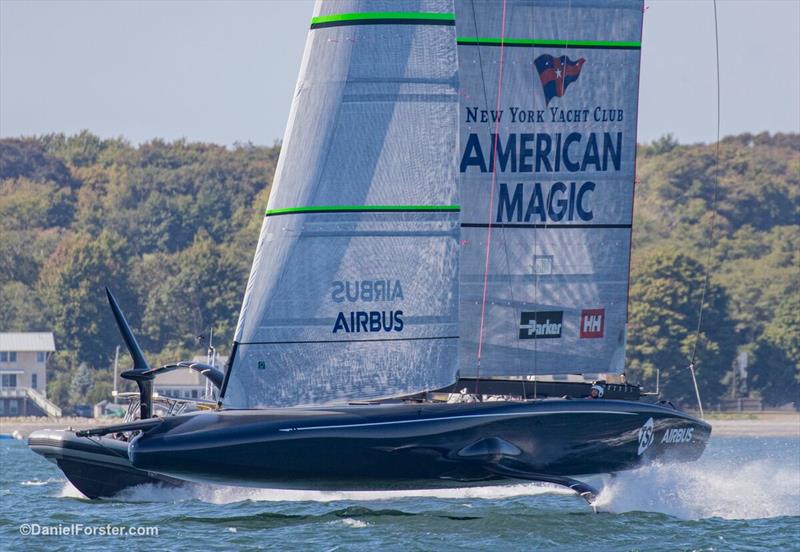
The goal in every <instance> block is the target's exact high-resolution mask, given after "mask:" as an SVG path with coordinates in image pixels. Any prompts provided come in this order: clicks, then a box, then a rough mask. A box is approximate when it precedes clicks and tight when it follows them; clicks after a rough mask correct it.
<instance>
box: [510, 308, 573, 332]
mask: <svg viewBox="0 0 800 552" xmlns="http://www.w3.org/2000/svg"><path fill="white" fill-rule="evenodd" d="M563 320H564V311H545V312H524V311H523V312H522V314H521V316H520V321H519V338H520V339H556V338H560V337H561V325H562V322H563Z"/></svg>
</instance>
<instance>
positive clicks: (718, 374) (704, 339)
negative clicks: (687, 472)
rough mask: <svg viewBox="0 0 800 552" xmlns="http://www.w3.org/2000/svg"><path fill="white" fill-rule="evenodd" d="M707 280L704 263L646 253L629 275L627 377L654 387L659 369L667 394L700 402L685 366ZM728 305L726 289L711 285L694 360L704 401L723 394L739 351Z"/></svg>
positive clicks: (657, 252) (677, 255)
mask: <svg viewBox="0 0 800 552" xmlns="http://www.w3.org/2000/svg"><path fill="white" fill-rule="evenodd" d="M704 278H705V270H704V269H703V266H702V265H701V264H700V263H698V262H697V261H695V260H694V259H692V258H690V257H688V256H686V255H683V254H680V253H676V252H675V251H671V250H668V249H667V250H654V251H651V252H649V253H648V254H646V255H644V256H643V257H642V258H641V259H639V260H638V262H636V263H635V264H634V266H633V272H632V274H631V282H632V285H631V290H630V313H629V333H628V335H629V337H628V348H627V368H626V371H627V374H628V377H629V379H631V380H632V381H639V382H641V383H642V384H644V385H645V386H647V387H650V388H652V387H654V386H655V377H656V370H657V369H658V370H660V371H661V387H662V389H663V395H664V396H665V397H668V398H670V400H677V401H679V402H681V403H683V404H685V405H689V406H691V405H693V404H696V400H695V398H694V389H693V386H692V381H691V374H690V372H689V370H688V368H687V367H688V365H689V363H690V359H691V356H692V351H693V350H694V347H695V338H696V332H695V330H696V327H697V322H698V316H699V306H700V299H701V296H702V293H703V281H704ZM726 308H727V296H726V294H725V291H724V289H722V288H721V287H720V286H719V285H717V284H714V283H709V286H708V289H707V291H706V295H705V302H704V309H703V323H702V331H701V333H700V338H699V341H697V358H696V361H695V365H696V368H697V378H698V383H699V385H700V387H701V392H702V394H701V396H705V399H706V401H705V402H708V401H710V400H714V399H716V398H717V397H719V396H720V395H721V394H722V393H723V392H724V388H723V386H722V383H721V382H722V379H723V378H724V376H725V374H726V373H727V372H728V371H729V369H730V366H731V363H732V361H733V358H734V356H735V354H736V350H735V349H736V347H735V341H734V339H733V324H732V323H731V322H730V320H729V319H728V318H727V312H726Z"/></svg>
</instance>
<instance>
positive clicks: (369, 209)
mask: <svg viewBox="0 0 800 552" xmlns="http://www.w3.org/2000/svg"><path fill="white" fill-rule="evenodd" d="M460 210H461V207H460V206H459V205H315V206H309V207H286V208H283V209H267V212H266V216H268V217H271V216H277V215H292V214H298V213H386V212H389V213H427V212H454V213H457V212H459V211H460Z"/></svg>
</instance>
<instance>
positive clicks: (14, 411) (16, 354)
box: [0, 332, 61, 416]
mask: <svg viewBox="0 0 800 552" xmlns="http://www.w3.org/2000/svg"><path fill="white" fill-rule="evenodd" d="M55 350H56V347H55V341H54V340H53V334H52V333H51V332H14V333H0V416H46V415H50V416H56V415H58V416H60V415H61V412H60V410H59V409H58V407H56V406H55V405H54V404H53V403H51V402H50V401H48V400H47V399H46V397H47V359H48V357H49V356H50V353H53V352H55Z"/></svg>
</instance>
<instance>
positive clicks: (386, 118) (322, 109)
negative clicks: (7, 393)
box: [222, 0, 459, 408]
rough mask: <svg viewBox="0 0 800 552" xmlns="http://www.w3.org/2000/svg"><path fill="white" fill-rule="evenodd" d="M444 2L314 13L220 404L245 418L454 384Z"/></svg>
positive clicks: (449, 43)
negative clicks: (269, 410)
mask: <svg viewBox="0 0 800 552" xmlns="http://www.w3.org/2000/svg"><path fill="white" fill-rule="evenodd" d="M455 38H456V37H455V26H454V16H453V6H452V2H449V1H446V0H445V1H438V0H419V1H407V0H396V1H388V0H365V1H357V0H351V1H347V0H341V1H326V2H318V3H317V5H316V7H315V12H314V18H313V19H312V24H311V30H310V31H309V35H308V39H307V42H306V48H305V53H304V57H303V63H302V67H301V70H300V76H299V79H298V84H297V89H296V92H295V96H294V100H293V103H292V108H291V113H290V116H289V123H288V126H287V129H286V134H285V137H284V141H283V148H282V150H281V155H280V160H279V162H278V167H277V171H276V176H275V180H274V182H273V186H272V192H271V195H270V199H269V205H268V206H267V212H266V217H265V220H264V223H263V226H262V229H261V235H260V238H259V242H258V247H257V250H256V254H255V259H254V261H253V266H252V270H251V274H250V279H249V282H248V285H247V290H246V292H245V297H244V302H243V305H242V310H241V313H240V317H239V324H238V327H237V330H236V335H235V344H234V351H233V359H232V362H231V364H230V366H229V369H228V374H227V379H226V383H225V386H224V389H223V393H222V401H223V403H224V404H225V406H229V407H236V408H256V407H265V406H289V405H305V404H326V403H335V402H337V401H346V400H358V399H374V398H381V397H387V396H393V395H399V394H404V393H413V392H418V391H424V390H427V389H433V388H437V387H441V386H444V385H447V384H449V383H451V382H452V381H453V380H454V379H455V373H456V370H457V354H458V353H457V338H458V233H459V227H458V223H459V213H458V201H457V188H456V178H457V167H456V156H457V128H458V121H457V117H458V98H457V61H456V40H455Z"/></svg>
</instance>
